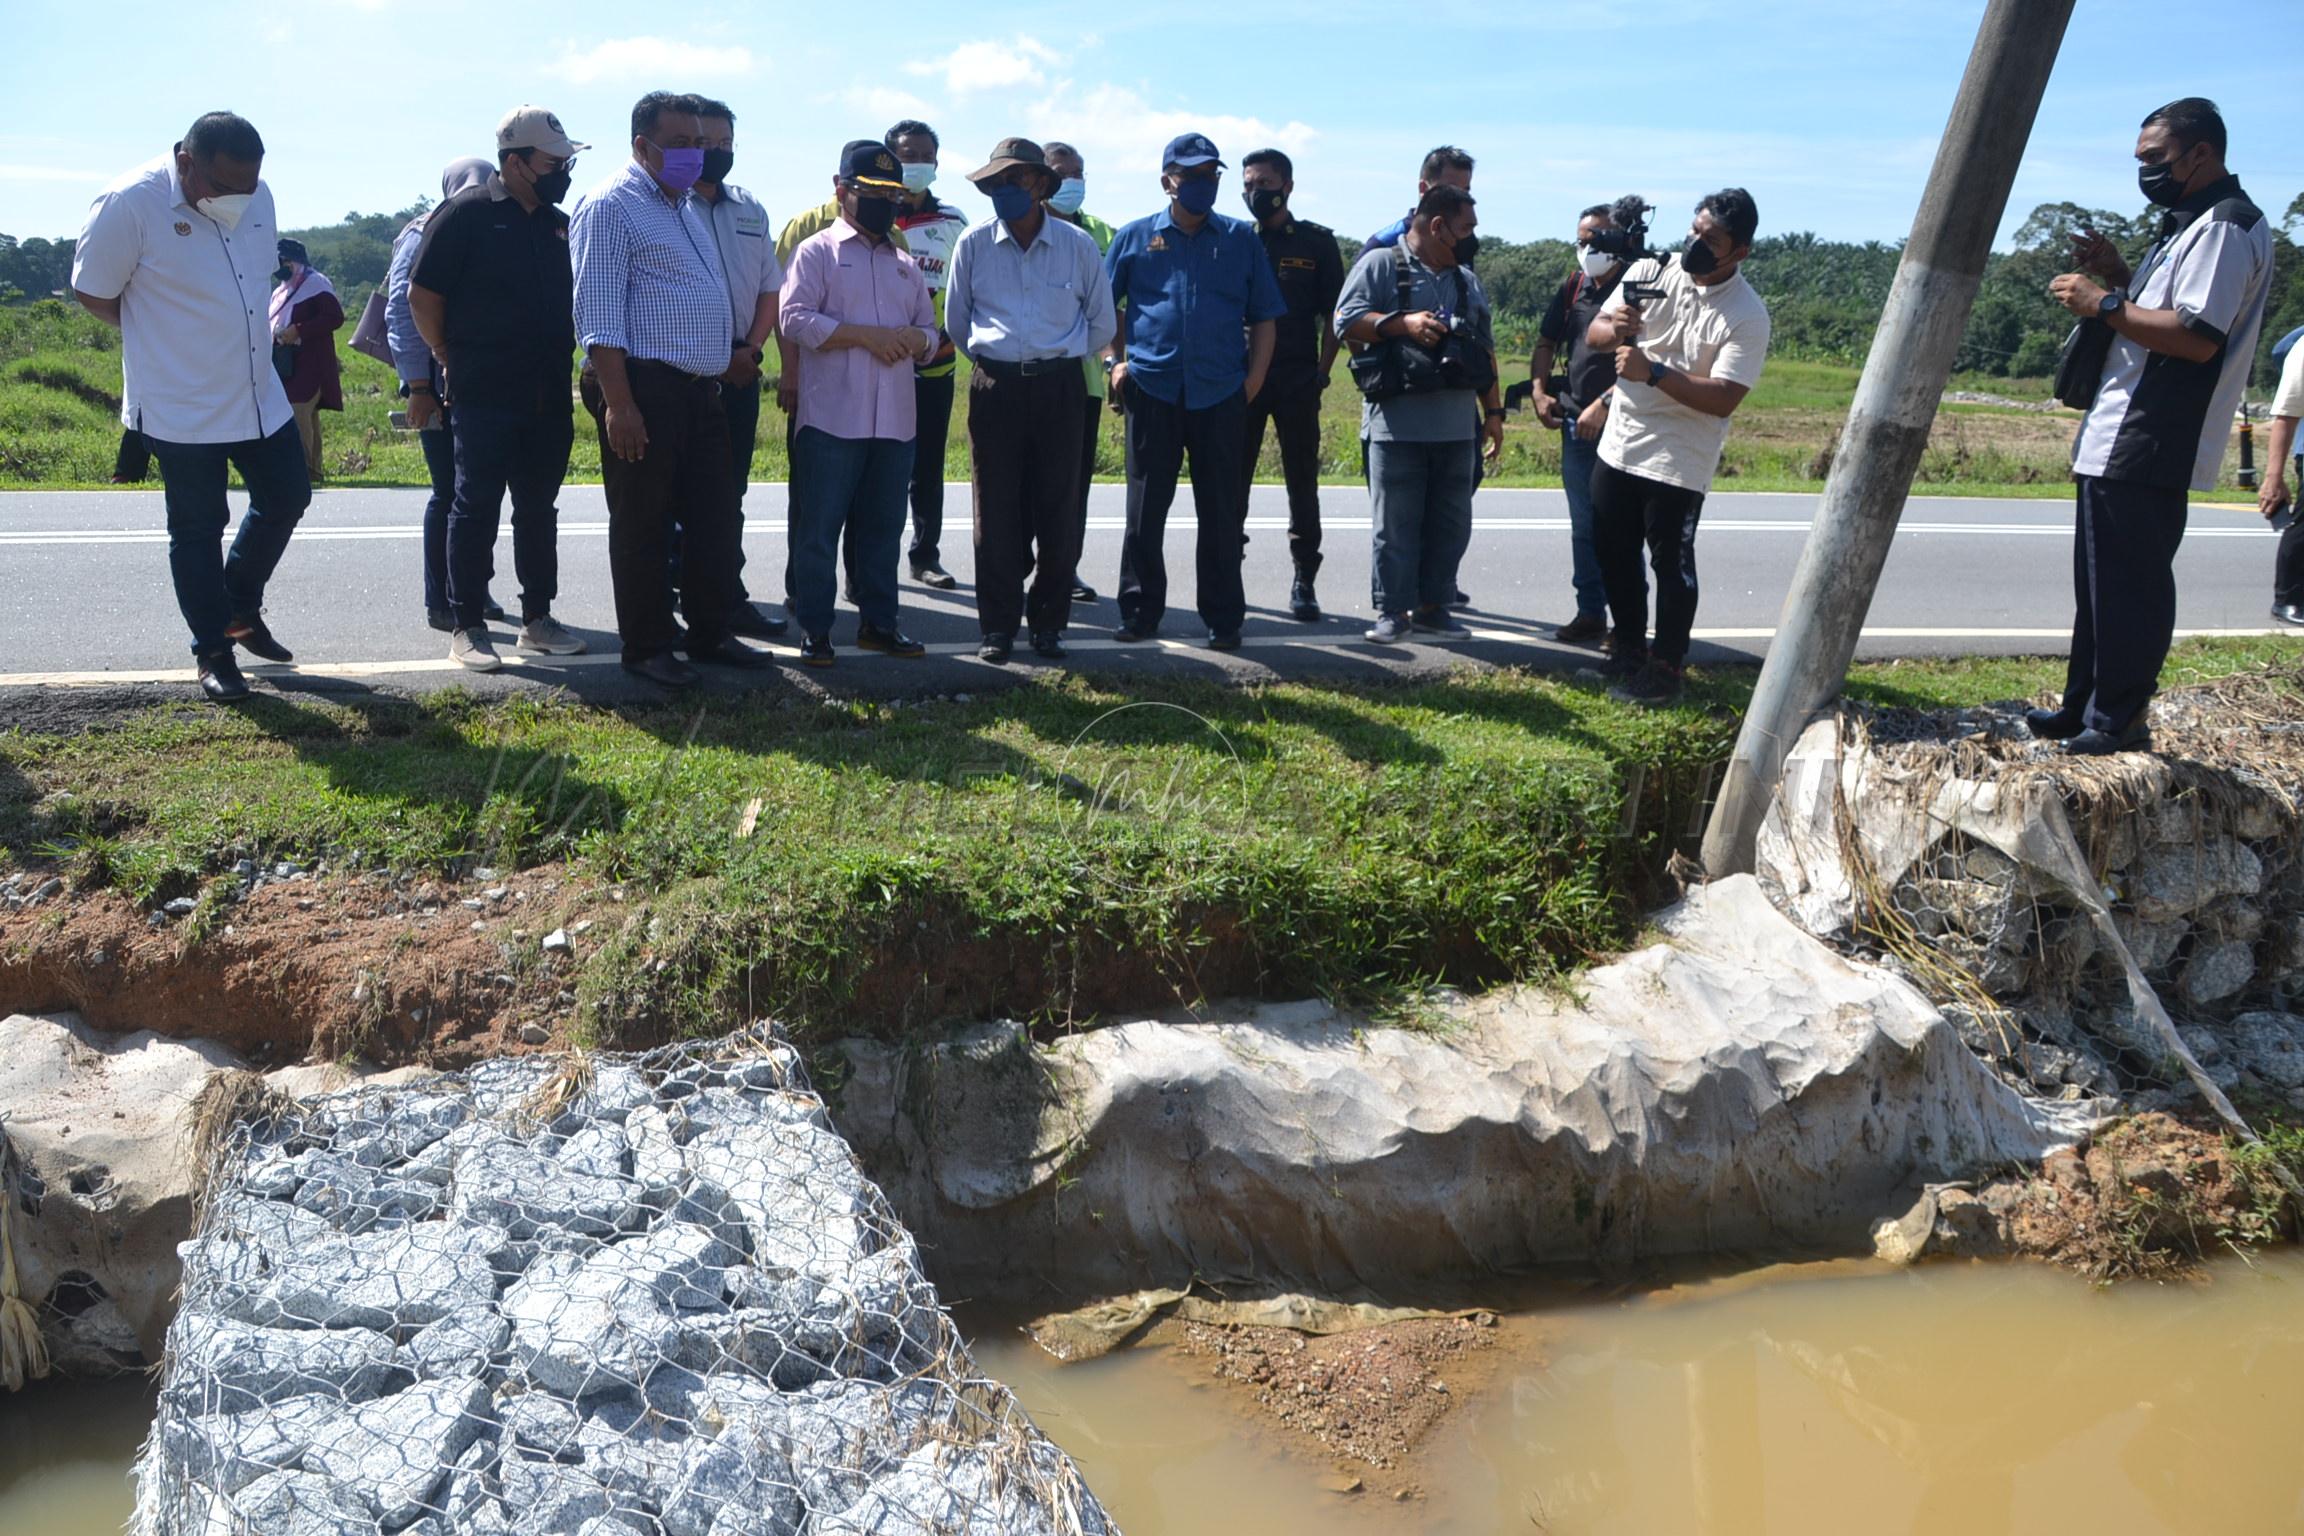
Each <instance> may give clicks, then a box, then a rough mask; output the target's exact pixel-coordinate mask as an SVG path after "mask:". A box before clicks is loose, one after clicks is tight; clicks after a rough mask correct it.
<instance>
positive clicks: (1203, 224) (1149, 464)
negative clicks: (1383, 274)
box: [1104, 133, 1288, 651]
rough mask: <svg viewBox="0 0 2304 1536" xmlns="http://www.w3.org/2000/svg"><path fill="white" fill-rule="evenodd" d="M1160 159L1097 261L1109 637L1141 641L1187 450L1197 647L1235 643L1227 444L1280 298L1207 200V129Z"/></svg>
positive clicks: (1259, 374)
mask: <svg viewBox="0 0 2304 1536" xmlns="http://www.w3.org/2000/svg"><path fill="white" fill-rule="evenodd" d="M1161 165H1162V167H1163V169H1162V171H1161V176H1160V185H1161V187H1162V189H1163V190H1164V191H1166V192H1167V194H1168V206H1167V207H1166V208H1165V209H1163V210H1162V211H1160V212H1159V213H1155V214H1152V215H1150V216H1149V217H1146V218H1141V219H1138V220H1136V221H1135V222H1134V223H1133V224H1130V225H1128V226H1127V227H1126V228H1124V229H1122V230H1121V231H1120V233H1119V235H1118V236H1117V237H1116V238H1115V239H1114V240H1113V242H1112V249H1111V250H1110V252H1108V253H1107V254H1106V256H1105V259H1104V270H1105V272H1106V273H1107V274H1108V275H1109V276H1110V277H1111V279H1112V299H1113V302H1114V304H1116V305H1117V306H1119V307H1121V308H1123V309H1125V310H1126V312H1127V314H1126V319H1125V322H1124V329H1123V331H1122V334H1121V335H1120V336H1119V337H1117V338H1115V340H1114V343H1113V348H1112V352H1113V359H1114V361H1113V368H1112V399H1113V404H1114V407H1115V408H1116V409H1119V410H1123V411H1125V412H1126V413H1127V417H1128V433H1127V468H1128V529H1127V532H1126V534H1125V535H1123V537H1122V539H1121V544H1120V627H1119V628H1118V629H1116V630H1114V631H1113V638H1114V639H1117V640H1123V641H1136V640H1148V639H1150V638H1151V637H1152V636H1153V635H1155V634H1158V633H1159V631H1160V619H1161V616H1162V615H1163V614H1164V613H1166V611H1167V608H1168V565H1167V560H1166V556H1165V552H1164V551H1163V550H1162V548H1161V541H1162V538H1163V537H1164V535H1165V534H1166V531H1167V526H1168V508H1169V506H1170V504H1171V503H1173V502H1174V501H1175V499H1176V477H1177V474H1178V472H1179V471H1181V470H1182V469H1183V467H1184V460H1185V457H1186V456H1187V455H1189V456H1190V457H1191V461H1192V507H1193V511H1194V513H1195V515H1196V516H1197V517H1198V519H1199V523H1200V533H1199V540H1198V550H1197V557H1196V560H1197V567H1198V569H1197V577H1198V585H1199V607H1200V617H1201V618H1202V619H1203V620H1204V621H1205V622H1206V623H1207V625H1208V643H1209V644H1210V645H1211V646H1213V647H1214V648H1216V649H1217V650H1220V651H1231V650H1238V649H1239V648H1240V621H1241V619H1242V618H1243V617H1244V616H1245V615H1246V613H1247V610H1248V600H1247V596H1246V594H1245V593H1243V592H1242V591H1241V588H1240V561H1241V545H1240V525H1241V523H1242V521H1243V520H1244V519H1245V517H1246V515H1247V503H1246V499H1245V498H1244V497H1243V496H1242V495H1241V494H1240V491H1241V450H1242V448H1243V446H1244V445H1245V443H1246V441H1247V435H1248V402H1249V401H1251V400H1253V399H1255V398H1256V396H1257V395H1258V393H1260V392H1261V391H1262V390H1263V388H1264V376H1265V374H1266V373H1267V372H1268V371H1269V370H1270V368H1271V366H1272V349H1273V345H1274V341H1275V324H1274V322H1276V321H1277V320H1278V319H1279V318H1280V317H1281V316H1282V315H1283V314H1285V313H1287V309H1288V306H1287V303H1286V302H1285V301H1284V300H1283V299H1282V298H1281V297H1280V285H1279V284H1278V283H1277V282H1276V281H1275V280H1274V278H1273V276H1272V262H1271V259H1270V258H1269V257H1267V256H1266V255H1265V254H1264V246H1263V244H1262V242H1260V241H1259V240H1258V239H1257V238H1256V230H1255V228H1254V227H1253V226H1252V225H1249V224H1247V223H1245V222H1243V221H1242V220H1239V219H1232V218H1226V217H1225V216H1224V215H1223V214H1220V213H1217V212H1216V211H1215V208H1216V192H1217V182H1218V179H1219V177H1220V176H1221V174H1222V171H1223V166H1224V162H1223V161H1222V160H1221V159H1219V158H1218V157H1217V154H1216V146H1215V145H1214V144H1212V143H1210V142H1209V140H1208V138H1207V136H1206V135H1204V134H1198V133H1187V134H1181V135H1179V136H1178V137H1176V138H1174V139H1171V140H1170V141H1169V142H1168V148H1167V151H1166V153H1165V154H1163V155H1162V156H1161ZM1243 327H1245V328H1246V330H1247V333H1248V346H1247V348H1246V349H1245V350H1246V356H1245V357H1243V356H1242V351H1243V349H1242V347H1241V345H1240V334H1241V331H1242V329H1243Z"/></svg>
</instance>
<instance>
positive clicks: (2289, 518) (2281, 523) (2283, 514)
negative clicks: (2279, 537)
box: [2269, 502, 2296, 533]
mask: <svg viewBox="0 0 2304 1536" xmlns="http://www.w3.org/2000/svg"><path fill="white" fill-rule="evenodd" d="M2269 521H2270V522H2271V524H2272V527H2273V528H2274V529H2275V530H2276V531H2278V532H2281V533H2286V532H2287V531H2288V530H2289V529H2290V528H2292V527H2294V526H2295V525H2296V503H2294V502H2290V503H2288V505H2286V506H2284V507H2282V508H2281V509H2280V510H2279V511H2277V512H2275V513H2273V514H2272V516H2271V518H2270V519H2269Z"/></svg>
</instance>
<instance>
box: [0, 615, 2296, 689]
mask: <svg viewBox="0 0 2304 1536" xmlns="http://www.w3.org/2000/svg"><path fill="white" fill-rule="evenodd" d="M1550 627H1551V626H1549V625H1547V626H1545V628H1546V629H1547V630H1548V629H1549V628H1550ZM2295 633H2296V631H2295V630H2293V629H2179V630H2177V631H2176V638H2177V639H2179V640H2183V639H2189V638H2192V637H2194V636H2203V635H2207V636H2219V637H2223V638H2226V639H2239V638H2247V637H2251V636H2261V635H2293V634H2295ZM1775 634H1776V631H1775V630H1773V629H1699V630H1696V631H1695V632H1694V638H1695V639H1698V640H1712V641H1730V640H1769V639H1773V638H1774V637H1775ZM2070 634H2071V631H2070V630H2069V629H1929V628H1882V629H1867V630H1865V631H1864V636H1863V637H1864V638H1865V639H1866V640H2045V641H2062V640H2065V639H2067V638H2069V637H2070ZM1472 638H1473V639H1474V640H1478V641H1481V642H1484V643H1486V644H1489V645H1508V646H1514V647H1518V648H1521V649H1525V650H1537V651H1548V652H1552V653H1555V654H1558V655H1563V656H1582V657H1587V658H1590V659H1591V660H1593V661H1594V662H1597V661H1598V660H1599V656H1598V653H1597V652H1593V651H1586V650H1582V649H1581V648H1579V647H1575V646H1564V645H1560V644H1557V643H1555V642H1554V641H1553V640H1552V639H1550V638H1549V636H1548V635H1547V634H1538V633H1531V632H1530V631H1527V630H1518V629H1497V628H1493V627H1489V626H1479V625H1475V626H1472ZM1458 643H1461V642H1458ZM1064 645H1065V648H1066V649H1067V650H1072V651H1133V652H1136V653H1138V654H1146V653H1149V652H1152V651H1155V650H1157V651H1167V652H1178V653H1184V654H1198V655H1211V656H1212V655H1215V654H1218V653H1214V652H1210V651H1209V650H1208V646H1207V643H1206V642H1205V641H1202V640H1195V639H1186V638H1184V637H1182V636H1180V635H1169V636H1162V637H1160V638H1158V639H1155V640H1149V641H1138V642H1136V643H1133V644H1122V643H1121V642H1120V641H1118V640H1089V639H1081V640H1066V641H1065V642H1064ZM767 648H768V649H769V651H770V652H771V653H772V654H773V655H774V656H775V657H776V659H777V661H778V662H779V664H781V665H783V666H786V667H791V668H798V667H799V659H798V658H799V652H798V650H797V649H795V648H794V647H792V646H790V645H781V644H776V643H773V642H771V643H770V644H769V646H768V647H767ZM1449 648H1450V647H1449V645H1448V643H1446V642H1440V641H1432V640H1429V639H1425V640H1418V641H1416V642H1414V643H1412V644H1408V645H1387V646H1378V645H1371V644H1369V643H1368V642H1367V641H1365V640H1363V639H1361V638H1360V637H1359V636H1357V635H1354V634H1337V635H1332V636H1312V635H1252V636H1249V637H1248V638H1246V639H1244V640H1242V641H1241V649H1243V650H1249V651H1280V650H1310V651H1322V652H1325V653H1327V654H1330V655H1336V656H1348V657H1367V658H1370V659H1376V660H1382V659H1385V658H1389V657H1395V656H1398V655H1399V654H1400V653H1401V652H1404V651H1412V652H1445V651H1447V650H1448V649H1449ZM928 653H929V654H930V655H931V656H945V657H957V658H959V659H962V660H965V661H969V662H971V663H972V664H973V665H976V666H979V667H983V668H984V669H985V670H986V671H987V672H1011V671H1013V672H1017V673H1024V674H1029V673H1030V672H1033V671H1036V670H1037V671H1046V670H1057V669H1061V667H1062V665H1063V664H1062V663H1061V662H1057V663H1045V664H1041V663H1025V664H1023V665H1021V666H1017V667H994V666H993V665H992V664H991V663H990V662H984V661H978V660H976V659H975V658H976V642H975V641H973V640H968V641H955V642H950V643H946V644H940V645H931V646H929V647H928ZM503 656H504V666H505V669H506V670H507V671H512V672H520V673H527V672H533V673H535V674H536V675H537V676H538V678H539V679H540V680H548V679H549V678H550V676H551V675H552V674H553V673H555V672H558V671H560V670H562V669H564V668H574V667H608V666H614V665H616V664H617V658H616V657H615V656H612V655H587V656H549V657H546V656H521V655H517V654H514V653H512V652H510V651H506V652H505V653H503ZM901 665H902V663H900V662H894V661H887V660H884V659H883V658H881V657H878V656H872V655H868V654H866V653H864V652H860V651H856V650H854V649H853V648H851V649H848V650H845V651H843V652H841V661H840V663H839V664H838V665H836V666H834V667H832V668H829V669H827V670H825V671H822V672H815V671H814V670H813V669H807V670H809V671H810V672H811V675H815V676H820V677H822V678H824V679H825V680H826V681H827V682H837V681H838V680H839V679H840V678H842V677H852V676H854V675H855V674H854V671H853V669H854V668H855V667H857V666H865V667H871V668H874V669H878V668H881V667H900V666H901ZM241 670H243V671H244V672H246V673H247V674H248V675H249V676H251V677H269V678H293V677H320V678H364V677H402V676H415V675H419V674H423V673H436V672H448V673H461V672H462V671H463V670H464V669H463V667H461V666H460V665H458V664H457V663H456V662H453V661H450V660H448V659H447V658H446V657H444V656H426V657H418V658H413V659H410V660H405V661H333V662H314V663H311V664H309V665H305V666H285V667H281V666H271V665H268V664H265V663H262V662H249V663H247V664H246V665H245V666H244V667H243V668H242V669H241ZM707 675H709V676H725V677H741V676H742V674H741V673H732V672H725V671H722V670H720V669H717V668H714V669H708V671H707ZM191 680H192V673H191V669H190V668H189V667H168V668H157V669H154V668H145V669H134V670H123V671H118V672H0V688H35V687H37V688H116V687H120V686H122V685H124V684H130V683H189V682H190V681H191Z"/></svg>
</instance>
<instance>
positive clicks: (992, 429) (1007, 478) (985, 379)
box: [968, 364, 1088, 636]
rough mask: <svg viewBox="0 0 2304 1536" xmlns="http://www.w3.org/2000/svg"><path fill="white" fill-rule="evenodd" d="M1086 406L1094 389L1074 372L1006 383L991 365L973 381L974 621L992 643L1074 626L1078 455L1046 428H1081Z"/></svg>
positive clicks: (1058, 433)
mask: <svg viewBox="0 0 2304 1536" xmlns="http://www.w3.org/2000/svg"><path fill="white" fill-rule="evenodd" d="M1087 398H1088V382H1087V380H1086V379H1084V378H1082V377H1081V375H1080V369H1079V367H1078V365H1077V364H1074V365H1073V366H1071V367H1068V368H1067V367H1057V368H1053V369H1051V370H1050V371H1048V372H1046V373H1036V374H1033V375H1031V376H1030V377H1023V376H1018V375H1014V374H1011V375H1009V376H1007V377H1002V376H1000V374H998V373H997V372H994V371H993V370H992V367H990V366H986V367H979V368H978V369H977V370H976V371H975V372H974V373H973V374H971V375H970V376H969V381H968V448H969V452H970V454H971V455H972V456H973V457H974V459H975V464H976V479H975V498H976V619H977V624H978V626H979V627H980V628H981V629H982V630H983V632H984V633H985V634H987V635H1010V636H1012V635H1014V634H1015V633H1016V626H1017V623H1018V621H1019V620H1022V621H1024V622H1026V623H1028V624H1029V625H1030V627H1031V628H1032V630H1033V632H1034V633H1040V632H1043V631H1048V630H1058V629H1062V628H1063V627H1064V626H1065V625H1067V624H1069V623H1070V622H1071V621H1072V576H1073V572H1074V570H1075V569H1076V568H1077V567H1078V565H1079V563H1080V517H1079V509H1080V496H1079V488H1080V452H1079V445H1078V444H1077V443H1076V442H1074V441H1073V440H1072V439H1071V438H1069V437H1067V436H1066V435H1065V434H1064V433H1063V432H1061V431H1054V432H1052V431H1050V430H1049V428H1048V424H1049V423H1050V422H1062V421H1066V420H1078V419H1079V417H1080V416H1081V414H1082V403H1083V402H1084V401H1086V399H1087ZM1035 550H1037V553H1035ZM1027 566H1030V568H1031V571H1032V593H1031V596H1030V597H1029V599H1027V597H1026V596H1025V593H1024V572H1025V569H1026V567H1027Z"/></svg>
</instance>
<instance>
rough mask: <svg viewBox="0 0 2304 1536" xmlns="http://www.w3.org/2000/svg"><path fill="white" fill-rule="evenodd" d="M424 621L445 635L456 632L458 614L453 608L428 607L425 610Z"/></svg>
mask: <svg viewBox="0 0 2304 1536" xmlns="http://www.w3.org/2000/svg"><path fill="white" fill-rule="evenodd" d="M424 622H425V623H426V624H429V625H430V626H432V628H434V629H436V630H438V631H440V633H442V634H444V635H452V634H454V633H456V614H455V611H454V610H453V609H448V608H427V609H425V610H424Z"/></svg>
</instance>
